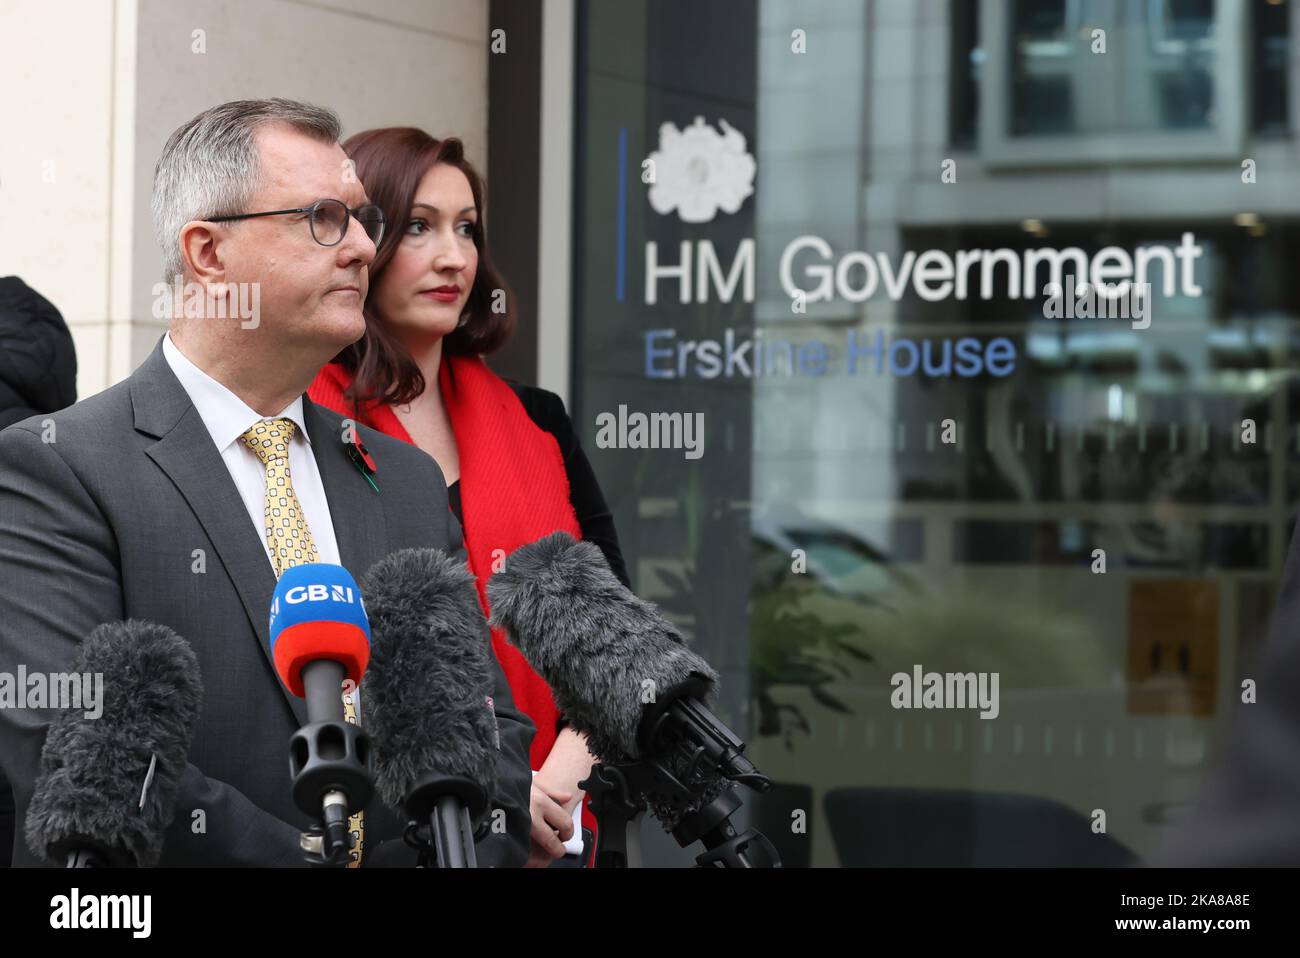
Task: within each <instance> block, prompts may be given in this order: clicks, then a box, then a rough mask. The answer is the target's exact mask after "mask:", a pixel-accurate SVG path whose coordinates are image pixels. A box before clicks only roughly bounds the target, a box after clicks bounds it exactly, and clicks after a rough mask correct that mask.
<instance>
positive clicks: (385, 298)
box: [308, 127, 628, 867]
mask: <svg viewBox="0 0 1300 958" xmlns="http://www.w3.org/2000/svg"><path fill="white" fill-rule="evenodd" d="M343 147H344V149H345V150H346V151H347V153H348V155H349V156H350V157H351V158H352V161H353V162H354V163H355V166H356V173H357V176H358V177H359V178H360V180H361V183H362V185H363V186H365V188H366V192H367V194H369V196H370V201H371V202H372V203H376V204H378V205H379V206H380V207H381V208H382V209H383V211H384V216H385V220H386V221H387V223H388V224H389V227H388V229H387V230H386V231H385V235H384V238H383V241H382V242H381V243H380V245H379V249H378V252H377V255H376V256H375V259H374V262H373V263H371V265H370V277H369V279H370V288H369V295H368V297H367V299H366V305H365V316H366V333H365V336H364V337H363V338H362V339H360V340H359V341H358V342H356V343H354V344H353V345H352V346H349V347H348V348H347V349H345V350H344V351H343V352H342V353H340V354H339V355H338V356H337V357H335V359H334V361H333V362H331V363H329V364H328V365H326V366H325V367H324V368H323V369H322V370H321V372H320V374H319V375H318V376H317V377H316V380H315V382H313V383H312V385H311V388H310V389H309V390H308V395H309V396H310V397H311V399H312V400H313V401H315V402H318V403H320V404H321V405H324V406H328V407H329V408H331V409H334V410H336V411H338V412H340V413H341V414H343V415H344V416H346V417H351V418H353V419H355V420H357V421H358V422H362V423H364V424H366V425H369V426H372V427H374V428H375V429H378V430H380V431H381V432H385V433H387V434H388V435H391V436H396V437H398V438H399V439H403V440H405V441H407V442H410V443H413V444H414V445H417V446H419V447H420V448H421V449H423V450H424V451H425V452H427V453H428V454H429V455H431V456H432V457H433V458H434V459H435V460H436V461H437V463H438V465H439V466H440V467H441V468H442V473H443V476H444V479H445V481H446V482H447V484H448V486H447V492H448V498H449V500H450V503H451V509H452V512H453V513H455V514H456V518H457V519H458V520H459V521H460V524H461V528H462V530H463V534H464V538H465V549H466V552H467V554H468V560H469V566H470V569H471V571H472V572H473V573H474V576H475V578H476V579H477V580H478V592H479V601H480V602H481V603H482V604H483V608H484V611H485V612H486V611H487V609H488V605H487V596H486V592H485V585H486V582H487V579H488V577H489V576H490V575H491V574H492V572H493V571H494V563H495V564H496V565H495V568H500V561H501V560H502V559H503V558H504V557H505V556H506V555H508V554H509V553H510V552H511V551H513V550H514V549H516V548H518V547H519V546H522V545H525V544H527V543H529V542H532V541H534V540H536V539H538V538H541V537H542V536H545V535H549V534H550V533H552V532H555V531H557V530H564V531H565V532H568V533H569V534H570V535H572V536H574V537H575V538H583V539H588V540H590V541H592V542H593V543H594V544H595V545H597V546H598V547H599V548H600V549H601V551H602V552H603V553H604V555H605V557H606V559H607V560H608V561H609V564H610V567H611V569H613V571H614V574H615V575H616V576H618V578H619V579H620V580H621V581H622V582H623V583H624V584H625V585H626V584H628V577H627V572H626V570H625V568H624V565H623V559H622V556H621V554H620V553H619V548H618V538H617V536H616V535H615V532H614V523H613V519H612V517H611V515H610V512H609V509H608V508H607V507H606V505H605V500H604V497H603V496H602V494H601V491H600V487H599V485H598V484H597V482H596V477H595V474H594V473H593V472H592V469H591V465H590V463H588V461H587V457H586V456H585V455H584V454H583V452H582V449H581V448H580V446H579V444H578V437H577V435H576V434H575V432H574V429H573V424H572V422H570V420H569V417H568V415H567V414H566V413H565V410H564V404H563V402H562V401H561V400H560V398H559V397H558V396H556V395H555V394H554V393H550V392H546V391H545V390H542V389H537V388H534V387H530V386H524V385H521V384H519V383H516V382H513V381H508V380H504V379H501V378H500V377H498V376H497V375H496V374H495V373H493V372H492V371H491V370H490V369H488V367H487V364H486V363H484V362H483V359H482V356H484V355H485V354H488V353H491V352H493V351H495V350H497V349H499V348H501V346H502V345H504V344H505V342H506V340H507V339H508V338H509V337H510V335H511V333H512V332H513V330H514V325H515V310H514V304H513V302H512V299H511V295H510V292H509V290H508V288H507V287H506V284H505V283H504V282H503V281H502V279H501V277H500V276H499V275H498V274H497V272H496V270H495V269H494V268H493V266H492V260H491V257H490V256H489V254H488V247H487V230H486V226H485V223H484V188H483V181H482V179H481V178H480V177H479V175H478V173H477V172H476V171H475V170H474V168H473V166H471V165H470V163H469V162H468V161H467V160H466V159H465V156H464V150H463V147H462V145H461V142H460V140H458V139H456V138H454V137H448V138H446V139H443V140H436V139H434V138H433V137H431V136H429V135H428V134H427V133H425V132H423V131H422V130H417V129H413V128H408V127H395V128H388V129H380V130H368V131H366V132H364V133H358V134H357V135H356V136H353V137H351V138H350V139H349V140H348V141H347V142H346V143H344V144H343ZM492 648H493V651H494V652H495V653H496V656H497V658H498V659H499V660H500V662H501V666H502V668H503V670H504V671H505V673H506V677H507V678H508V679H509V681H510V689H511V692H512V693H513V694H514V698H515V703H516V704H517V705H518V706H519V708H520V709H522V710H523V711H524V712H526V713H527V714H528V716H529V717H530V718H531V719H532V720H533V723H534V724H535V725H536V726H537V734H536V737H535V738H534V739H533V744H532V750H531V755H530V758H531V761H532V767H533V770H534V775H533V795H532V819H533V847H532V853H531V854H530V856H529V859H528V866H530V867H541V866H547V865H550V864H551V863H552V862H554V861H556V860H557V859H563V860H564V863H565V864H568V863H577V864H581V863H583V862H585V861H587V860H589V859H590V857H591V853H592V850H593V849H592V848H591V847H586V848H581V839H582V835H581V833H580V832H578V831H576V830H575V829H574V822H575V819H576V814H575V810H576V809H577V808H578V806H579V803H580V802H581V801H582V797H583V796H582V792H581V790H580V789H579V788H578V787H577V785H578V782H579V781H581V780H582V779H583V778H585V777H586V775H587V773H588V771H589V770H590V768H591V765H592V762H593V758H592V756H591V755H590V753H589V752H588V751H587V747H586V740H585V737H584V736H582V735H580V734H579V733H577V732H575V731H574V730H573V729H572V728H569V727H567V726H566V724H565V722H564V719H563V716H561V715H559V714H558V712H557V709H556V706H555V700H554V698H553V696H552V694H551V690H550V688H549V687H548V686H547V684H546V683H545V682H544V681H543V680H542V679H541V678H540V677H539V676H538V675H537V674H536V673H535V672H533V670H532V669H531V668H530V667H529V665H528V663H527V662H526V661H525V660H524V658H523V656H522V655H520V653H519V652H518V650H516V649H515V648H514V647H513V646H511V645H510V644H509V643H508V642H507V641H506V640H505V638H504V637H503V636H502V635H501V634H500V633H499V631H496V630H494V631H493V635H492ZM581 821H582V824H583V825H584V826H585V827H586V828H587V829H590V830H591V832H592V834H593V835H594V832H595V822H594V820H593V819H592V817H591V814H590V811H589V810H587V809H585V808H584V809H583V810H582V818H581ZM563 839H568V841H567V842H564V841H562V840H563ZM566 845H567V849H566ZM566 850H567V851H568V853H569V854H568V855H566ZM580 850H581V857H578V856H577V853H578V852H579V851H580Z"/></svg>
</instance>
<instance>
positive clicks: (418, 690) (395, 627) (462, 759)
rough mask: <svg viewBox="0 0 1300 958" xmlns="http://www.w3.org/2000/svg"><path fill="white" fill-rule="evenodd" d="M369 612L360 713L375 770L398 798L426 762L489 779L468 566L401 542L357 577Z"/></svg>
mask: <svg viewBox="0 0 1300 958" xmlns="http://www.w3.org/2000/svg"><path fill="white" fill-rule="evenodd" d="M361 593H362V595H363V596H364V598H365V604H366V614H367V615H368V616H369V618H370V665H369V667H368V668H367V670H366V674H365V677H364V678H363V679H362V680H361V702H362V705H361V708H362V722H363V723H364V724H365V727H366V731H367V732H369V733H370V738H371V742H372V743H373V745H374V758H375V780H376V784H377V785H378V788H379V794H380V796H381V797H382V798H383V799H384V801H385V802H387V803H388V804H389V805H391V806H393V807H395V808H402V807H403V803H404V802H405V800H406V797H407V795H409V794H410V792H411V790H412V788H413V787H414V785H415V784H416V783H417V782H418V781H419V780H420V779H421V777H423V776H424V775H426V774H428V773H430V772H438V773H441V774H444V775H461V776H464V777H465V778H468V779H470V780H471V781H473V782H475V783H477V784H478V785H479V786H480V787H482V789H483V790H484V792H485V793H486V794H487V795H488V796H489V797H490V796H491V795H492V794H493V793H494V791H495V788H496V759H497V755H498V752H497V746H496V744H495V743H496V741H497V725H496V713H495V711H494V710H493V709H492V707H491V705H490V704H489V698H490V696H491V695H492V665H491V663H492V660H491V658H490V656H491V655H492V640H491V635H490V633H489V632H488V627H487V620H486V619H484V617H483V609H482V607H481V606H480V605H479V601H478V593H477V592H476V591H475V588H474V576H473V575H472V574H471V573H470V571H469V569H468V568H467V567H466V566H465V564H464V563H463V562H457V561H456V560H454V559H452V558H450V557H448V556H447V555H445V554H444V553H442V552H441V551H439V550H437V549H403V550H401V551H400V552H394V553H393V554H392V555H390V556H387V557H385V558H383V559H381V560H380V561H379V562H377V563H375V565H374V566H373V567H372V568H371V569H370V571H369V572H368V573H366V575H365V577H364V578H363V579H362V580H361Z"/></svg>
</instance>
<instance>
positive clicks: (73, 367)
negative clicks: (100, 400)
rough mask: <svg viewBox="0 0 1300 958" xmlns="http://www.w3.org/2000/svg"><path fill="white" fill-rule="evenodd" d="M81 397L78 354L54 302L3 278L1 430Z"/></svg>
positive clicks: (0, 297)
mask: <svg viewBox="0 0 1300 958" xmlns="http://www.w3.org/2000/svg"><path fill="white" fill-rule="evenodd" d="M76 401H77V354H76V350H75V349H74V348H73V345H72V334H71V333H69V332H68V327H67V325H66V324H65V323H64V322H63V317H62V316H60V315H59V311H58V310H57V309H55V308H54V304H53V303H51V302H50V301H49V300H48V299H46V298H45V297H44V296H42V295H41V294H40V293H38V292H36V290H34V289H32V288H31V287H30V286H28V285H27V284H26V283H24V282H23V281H22V280H21V279H19V278H18V277H17V276H4V277H0V429H3V428H4V427H5V426H9V425H12V424H13V423H16V422H18V421H19V420H22V419H26V418H27V417H29V416H35V415H38V414H40V413H50V412H58V411H59V410H60V409H64V408H66V407H68V406H71V405H72V404H73V403H74V402H76Z"/></svg>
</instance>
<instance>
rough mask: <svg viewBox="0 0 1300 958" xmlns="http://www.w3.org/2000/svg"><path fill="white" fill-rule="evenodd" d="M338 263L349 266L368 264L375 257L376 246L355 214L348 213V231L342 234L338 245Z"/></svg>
mask: <svg viewBox="0 0 1300 958" xmlns="http://www.w3.org/2000/svg"><path fill="white" fill-rule="evenodd" d="M337 249H338V253H339V260H340V265H343V266H351V265H352V264H354V263H360V264H361V265H362V266H369V265H370V264H371V263H372V262H373V261H374V258H375V253H376V247H375V243H374V240H372V239H371V238H370V234H369V233H367V232H366V228H365V227H364V226H362V225H361V223H360V222H358V220H357V218H356V217H355V216H352V215H351V214H349V215H348V231H347V232H346V233H344V234H343V241H342V242H341V243H339V245H338V247H337Z"/></svg>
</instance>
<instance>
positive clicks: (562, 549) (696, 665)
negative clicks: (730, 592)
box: [487, 532, 718, 764]
mask: <svg viewBox="0 0 1300 958" xmlns="http://www.w3.org/2000/svg"><path fill="white" fill-rule="evenodd" d="M487 594H488V604H489V607H490V608H491V610H492V624H493V625H500V626H502V627H504V628H505V630H506V632H507V633H508V634H509V636H510V641H511V642H513V643H514V644H515V645H516V646H518V648H519V650H520V651H521V652H522V653H523V654H524V658H526V659H527V660H528V664H529V665H531V666H532V667H533V669H534V671H536V672H537V673H538V674H539V675H540V676H541V677H542V678H544V679H545V680H546V681H547V682H548V683H549V684H550V686H551V690H552V691H553V692H554V694H555V702H556V705H557V706H558V707H559V708H560V710H561V711H562V712H563V713H564V714H565V716H566V717H567V718H568V720H569V722H570V724H571V725H572V726H573V728H574V729H575V730H577V731H579V732H585V733H586V735H587V745H588V747H589V748H590V749H591V752H592V754H593V755H595V756H596V757H597V758H598V759H600V760H601V761H602V762H606V763H610V764H615V763H619V762H625V761H627V760H629V759H639V758H642V757H643V756H641V755H640V754H639V751H640V746H639V745H638V742H637V729H638V726H639V725H640V723H641V719H642V715H643V710H644V707H645V705H646V704H647V703H648V702H652V701H657V700H663V699H664V697H665V696H670V695H671V694H672V693H673V691H674V690H676V689H678V688H679V687H681V686H682V685H683V683H685V682H686V681H687V679H688V678H691V677H692V675H696V676H702V677H703V678H704V679H706V680H707V684H708V687H709V688H712V686H713V683H716V682H717V680H718V674H717V672H715V671H714V670H713V667H712V666H710V665H709V664H708V663H707V662H706V661H704V659H702V658H700V657H699V656H698V655H696V654H695V653H694V652H692V651H691V650H690V649H688V648H687V647H686V645H685V644H684V643H683V641H682V637H681V634H680V633H679V632H678V631H677V630H676V629H675V628H673V626H672V625H671V624H670V623H669V622H668V621H667V620H666V619H664V618H663V616H661V615H660V614H659V612H658V610H657V609H656V608H655V606H654V605H652V604H651V603H649V602H646V601H645V600H644V599H641V598H638V597H637V596H636V595H634V594H632V592H631V591H630V590H628V589H627V587H626V586H624V585H623V583H621V582H619V580H618V578H617V577H615V575H614V573H613V572H612V571H610V568H609V564H608V563H607V562H606V561H605V557H604V555H602V554H601V551H600V549H598V548H597V547H596V546H595V545H594V544H593V543H591V542H580V541H577V540H575V539H574V538H573V537H572V536H570V535H568V534H567V533H564V532H556V533H554V534H552V535H549V536H546V537H545V538H543V539H538V540H537V541H536V542H532V543H529V544H528V545H525V546H521V547H520V548H519V549H516V550H515V551H514V552H513V553H511V554H510V556H508V557H507V559H506V562H505V568H503V569H502V570H501V571H499V572H497V573H496V574H495V575H493V576H492V578H490V579H489V580H488V584H487Z"/></svg>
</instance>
